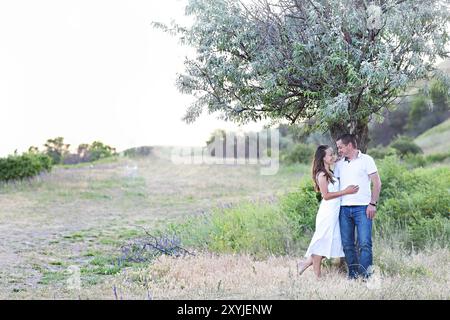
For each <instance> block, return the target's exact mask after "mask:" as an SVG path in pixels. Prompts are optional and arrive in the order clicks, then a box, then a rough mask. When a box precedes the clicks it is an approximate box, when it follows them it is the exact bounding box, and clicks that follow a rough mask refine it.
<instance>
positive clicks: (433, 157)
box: [426, 152, 450, 163]
mask: <svg viewBox="0 0 450 320" xmlns="http://www.w3.org/2000/svg"><path fill="white" fill-rule="evenodd" d="M449 158H450V152H447V153H435V154H430V155H428V156H427V157H426V161H427V163H436V162H442V161H444V160H447V159H449Z"/></svg>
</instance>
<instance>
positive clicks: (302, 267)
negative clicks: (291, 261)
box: [297, 261, 312, 276]
mask: <svg viewBox="0 0 450 320" xmlns="http://www.w3.org/2000/svg"><path fill="white" fill-rule="evenodd" d="M311 265H312V264H307V263H306V262H305V261H300V262H299V263H298V264H297V270H298V275H299V276H301V275H302V274H303V272H305V270H306V269H308V268H309V267H310V266H311Z"/></svg>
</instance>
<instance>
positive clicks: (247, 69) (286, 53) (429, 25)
mask: <svg viewBox="0 0 450 320" xmlns="http://www.w3.org/2000/svg"><path fill="white" fill-rule="evenodd" d="M248 2H249V1H245V3H244V2H243V1H238V0H215V1H210V0H189V3H188V5H187V7H186V14H187V15H190V16H193V18H194V19H193V24H192V26H189V27H183V26H180V25H178V24H176V23H172V25H171V26H167V25H164V24H162V23H154V26H155V27H157V28H161V29H162V30H164V31H166V32H169V33H171V34H174V35H177V36H178V37H179V39H180V40H181V42H182V43H183V44H187V45H189V46H192V47H194V48H196V56H195V57H194V58H191V59H186V60H185V71H184V73H182V74H179V75H178V80H177V86H178V88H179V90H180V91H181V92H183V93H187V94H192V95H194V96H195V97H196V101H195V102H194V103H193V104H192V105H191V106H190V107H189V108H188V110H187V112H186V114H185V116H184V120H185V121H186V122H188V123H191V122H194V121H195V120H196V119H197V118H198V117H199V116H200V114H201V113H202V112H203V111H204V109H205V108H206V109H207V111H208V112H209V113H215V112H219V113H220V117H221V118H222V119H225V120H231V121H234V122H237V123H247V122H249V121H257V120H261V119H271V120H272V123H277V122H282V121H285V120H288V121H289V122H290V123H292V124H294V123H299V122H304V121H308V120H314V122H313V123H314V126H315V128H319V129H321V130H323V131H329V132H330V133H331V136H332V137H333V138H334V139H335V138H337V137H338V136H339V135H340V134H342V133H348V132H349V133H354V134H356V136H357V140H358V143H359V147H360V149H362V150H363V151H364V150H366V146H367V143H368V122H369V120H370V119H371V117H373V116H374V115H380V114H381V110H383V109H384V108H388V107H390V106H391V105H392V104H393V102H394V101H395V100H396V98H398V97H399V96H400V95H401V94H402V92H403V91H404V89H405V88H407V86H408V85H410V84H411V83H414V82H416V81H417V80H419V79H423V78H429V77H431V76H441V77H443V75H439V74H438V70H436V69H435V67H434V63H435V62H436V58H437V57H441V58H445V57H448V54H449V53H448V52H447V50H446V48H445V46H446V45H447V44H448V43H449V35H448V33H447V28H448V24H449V11H448V0H445V1H443V0H429V1H423V0H378V1H370V0H305V1H300V0H278V1H275V0H273V1H271V2H270V1H269V0H253V1H252V2H251V3H248ZM446 81H448V80H446Z"/></svg>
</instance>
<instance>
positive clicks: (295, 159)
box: [282, 143, 315, 164]
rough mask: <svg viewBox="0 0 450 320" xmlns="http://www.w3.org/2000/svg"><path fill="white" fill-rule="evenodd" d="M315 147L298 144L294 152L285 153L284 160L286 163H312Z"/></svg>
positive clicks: (293, 149)
mask: <svg viewBox="0 0 450 320" xmlns="http://www.w3.org/2000/svg"><path fill="white" fill-rule="evenodd" d="M314 152H315V150H314V147H313V146H311V145H309V144H303V143H299V144H296V145H295V146H294V147H293V148H292V150H290V151H287V152H285V153H283V156H282V160H283V161H285V162H286V163H306V164H308V163H311V162H312V158H313V155H314Z"/></svg>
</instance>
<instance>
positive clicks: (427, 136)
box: [415, 119, 450, 154]
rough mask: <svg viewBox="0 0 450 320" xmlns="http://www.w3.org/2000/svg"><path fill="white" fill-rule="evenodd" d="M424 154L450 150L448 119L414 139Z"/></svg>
mask: <svg viewBox="0 0 450 320" xmlns="http://www.w3.org/2000/svg"><path fill="white" fill-rule="evenodd" d="M415 142H416V143H417V144H418V145H419V146H420V147H421V148H422V150H423V152H424V153H425V154H432V153H444V152H448V151H449V150H450V119H448V120H447V121H445V122H443V123H441V124H439V125H437V126H435V127H433V128H431V129H429V130H427V131H425V132H424V133H422V134H421V135H420V136H418V137H417V138H416V139H415Z"/></svg>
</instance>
